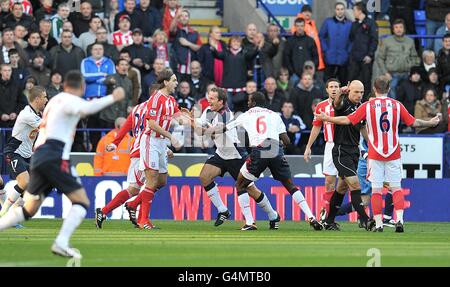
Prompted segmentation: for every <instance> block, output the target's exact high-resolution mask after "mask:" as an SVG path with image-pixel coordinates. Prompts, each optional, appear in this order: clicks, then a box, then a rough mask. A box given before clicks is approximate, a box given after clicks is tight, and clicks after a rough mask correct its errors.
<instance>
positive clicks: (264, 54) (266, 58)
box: [251, 33, 278, 89]
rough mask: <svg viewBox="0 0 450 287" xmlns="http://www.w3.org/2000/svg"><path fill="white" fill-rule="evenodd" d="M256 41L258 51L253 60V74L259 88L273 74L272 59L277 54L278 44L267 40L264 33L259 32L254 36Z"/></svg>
mask: <svg viewBox="0 0 450 287" xmlns="http://www.w3.org/2000/svg"><path fill="white" fill-rule="evenodd" d="M254 42H255V44H256V46H257V47H258V53H257V55H256V57H255V59H254V60H253V66H252V68H253V70H252V73H251V74H252V75H253V80H255V82H256V83H257V85H258V89H261V88H262V86H263V83H264V81H265V78H266V77H268V76H271V73H272V70H273V68H272V59H273V57H275V55H276V54H277V51H278V45H274V44H273V43H272V42H269V41H266V38H265V37H264V35H263V33H257V34H256V35H255V37H254ZM272 78H273V77H272Z"/></svg>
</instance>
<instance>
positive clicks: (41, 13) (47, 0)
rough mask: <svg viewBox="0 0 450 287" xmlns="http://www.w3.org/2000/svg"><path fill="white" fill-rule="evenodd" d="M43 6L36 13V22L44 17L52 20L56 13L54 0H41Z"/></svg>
mask: <svg viewBox="0 0 450 287" xmlns="http://www.w3.org/2000/svg"><path fill="white" fill-rule="evenodd" d="M39 2H40V3H41V7H40V8H39V9H37V10H36V12H35V13H34V18H35V20H36V23H39V22H40V21H41V20H42V19H47V20H50V19H51V18H52V17H53V15H55V14H56V9H55V8H53V0H40V1H39Z"/></svg>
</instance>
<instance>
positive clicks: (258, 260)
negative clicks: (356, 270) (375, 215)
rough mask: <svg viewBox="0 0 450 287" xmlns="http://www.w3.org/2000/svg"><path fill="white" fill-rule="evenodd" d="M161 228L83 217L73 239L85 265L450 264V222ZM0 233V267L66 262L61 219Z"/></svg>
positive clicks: (181, 224) (164, 224)
mask: <svg viewBox="0 0 450 287" xmlns="http://www.w3.org/2000/svg"><path fill="white" fill-rule="evenodd" d="M154 223H155V224H156V225H158V226H160V227H161V228H162V229H161V230H146V231H144V230H137V229H135V228H133V227H132V226H131V224H130V223H129V222H128V221H114V220H111V221H106V222H105V223H104V227H103V229H101V230H97V229H96V228H95V226H94V221H93V220H85V221H84V222H83V224H82V225H81V227H80V228H79V229H78V230H77V231H76V233H75V235H74V237H73V238H72V241H71V243H72V245H73V246H74V247H76V248H78V249H79V250H80V251H81V253H82V254H83V259H82V260H81V266H182V267H188V266H361V267H363V266H366V264H367V261H368V260H369V259H370V257H368V256H367V251H368V250H369V249H370V248H378V249H379V250H380V252H381V266H450V223H412V222H409V223H407V224H406V225H405V229H406V233H404V234H397V233H394V230H393V229H392V228H385V232H384V233H372V232H366V231H363V230H361V229H359V228H358V227H357V225H356V224H351V223H342V225H341V227H342V231H341V232H332V231H321V232H316V231H313V230H312V229H311V228H310V227H309V225H307V224H306V223H305V222H282V224H281V227H280V229H279V230H268V224H267V222H262V221H261V222H259V225H258V227H259V230H258V231H240V230H238V229H239V227H240V225H241V222H234V221H229V222H226V223H225V224H224V225H222V226H220V227H214V226H213V223H212V222H204V221H165V220H160V221H155V222H154ZM25 225H26V226H27V228H25V229H14V228H13V229H9V230H6V231H3V232H1V233H0V266H66V263H67V260H66V259H64V258H61V257H56V256H54V255H52V254H51V252H50V246H51V244H52V242H53V240H54V238H55V237H56V235H57V233H58V230H59V227H60V225H61V220H44V219H41V220H32V221H30V222H26V224H25Z"/></svg>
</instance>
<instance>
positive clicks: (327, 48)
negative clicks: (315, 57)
mask: <svg viewBox="0 0 450 287" xmlns="http://www.w3.org/2000/svg"><path fill="white" fill-rule="evenodd" d="M351 28H352V22H351V21H350V20H348V19H347V18H346V17H345V5H344V4H343V3H342V2H338V3H336V5H335V15H334V17H330V18H327V19H325V21H324V22H323V24H322V28H321V29H320V32H319V37H320V44H321V46H322V51H323V54H324V61H325V64H326V68H325V79H324V80H325V81H327V80H328V79H330V78H338V79H339V81H340V82H341V83H346V82H347V63H348V56H349V54H350V48H351V45H350V39H349V36H350V30H351Z"/></svg>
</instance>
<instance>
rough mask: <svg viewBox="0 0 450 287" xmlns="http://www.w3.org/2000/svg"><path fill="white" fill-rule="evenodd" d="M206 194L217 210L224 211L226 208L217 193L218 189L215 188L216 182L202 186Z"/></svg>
mask: <svg viewBox="0 0 450 287" xmlns="http://www.w3.org/2000/svg"><path fill="white" fill-rule="evenodd" d="M204 188H205V191H206V194H208V197H209V199H210V200H211V202H212V203H213V204H214V206H215V207H216V208H217V210H218V211H219V212H225V211H227V210H228V208H227V207H226V206H225V204H223V202H222V199H221V198H220V195H219V189H218V188H217V184H216V183H215V182H212V183H211V184H209V185H207V186H204Z"/></svg>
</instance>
